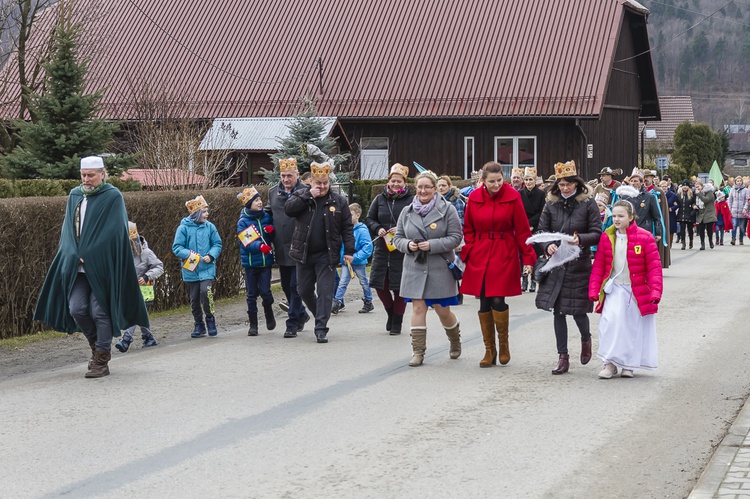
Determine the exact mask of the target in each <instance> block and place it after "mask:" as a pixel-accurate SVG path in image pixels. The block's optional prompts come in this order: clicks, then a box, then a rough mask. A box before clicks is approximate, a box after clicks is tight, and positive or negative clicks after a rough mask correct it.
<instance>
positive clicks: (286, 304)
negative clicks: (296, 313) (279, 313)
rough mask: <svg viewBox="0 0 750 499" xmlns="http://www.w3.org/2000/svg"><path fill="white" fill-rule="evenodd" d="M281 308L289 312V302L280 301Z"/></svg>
mask: <svg viewBox="0 0 750 499" xmlns="http://www.w3.org/2000/svg"><path fill="white" fill-rule="evenodd" d="M279 308H280V309H281V310H283V311H284V312H289V304H288V303H287V302H285V301H282V302H279Z"/></svg>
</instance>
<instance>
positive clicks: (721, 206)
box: [715, 191, 734, 246]
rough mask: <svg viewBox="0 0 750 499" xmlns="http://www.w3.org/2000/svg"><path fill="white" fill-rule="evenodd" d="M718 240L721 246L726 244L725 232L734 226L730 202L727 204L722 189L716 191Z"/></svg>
mask: <svg viewBox="0 0 750 499" xmlns="http://www.w3.org/2000/svg"><path fill="white" fill-rule="evenodd" d="M715 227H716V229H715V230H716V241H717V243H718V244H719V246H724V232H725V231H726V232H729V231H731V230H732V229H733V228H734V226H733V225H732V212H731V211H729V204H727V200H726V197H725V196H724V193H723V192H722V191H716V224H715Z"/></svg>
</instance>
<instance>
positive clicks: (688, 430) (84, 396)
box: [0, 246, 750, 498]
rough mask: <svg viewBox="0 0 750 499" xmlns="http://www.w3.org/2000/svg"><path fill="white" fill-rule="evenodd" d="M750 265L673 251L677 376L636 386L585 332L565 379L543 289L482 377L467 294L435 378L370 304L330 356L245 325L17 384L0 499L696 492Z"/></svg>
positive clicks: (671, 346) (574, 345) (433, 358)
mask: <svg viewBox="0 0 750 499" xmlns="http://www.w3.org/2000/svg"><path fill="white" fill-rule="evenodd" d="M749 256H750V247H747V246H745V247H740V246H724V247H720V248H717V249H714V250H707V251H697V250H693V251H679V250H676V251H673V261H674V264H673V266H672V268H670V269H668V270H666V271H665V288H666V292H665V295H664V299H663V301H662V305H661V311H660V313H659V315H658V319H657V329H658V335H659V349H660V359H659V360H660V369H659V370H658V371H656V372H654V373H642V372H637V373H636V377H635V378H633V379H629V380H628V379H621V378H619V377H618V378H613V379H611V380H599V379H597V376H596V374H597V373H598V371H599V369H600V368H601V364H600V363H599V362H598V361H596V360H592V362H591V363H590V364H589V365H587V366H581V365H580V363H579V362H578V361H577V358H578V354H579V352H580V343H579V340H578V338H577V336H576V335H577V333H574V334H572V335H571V340H570V349H571V358H573V357H575V358H576V361H575V362H573V363H572V367H571V372H570V373H569V374H566V375H563V376H552V375H551V374H550V370H551V369H552V368H553V367H554V365H555V362H556V357H557V356H556V353H555V341H554V335H553V332H552V316H551V315H550V314H549V313H546V312H542V311H539V310H536V309H535V308H534V305H533V295H528V294H525V295H523V296H520V297H515V298H512V299H509V304H510V307H511V334H510V337H511V353H512V360H511V362H510V364H509V365H507V366H504V367H499V366H498V367H494V368H490V369H480V368H479V366H478V364H479V360H480V358H481V357H482V354H483V345H482V339H481V334H480V332H479V326H478V320H477V317H476V308H477V305H478V302H477V301H476V300H474V299H473V298H471V297H467V298H466V301H465V304H464V305H463V306H461V307H457V308H456V309H455V310H456V312H457V313H458V315H459V318H460V320H461V325H462V330H463V333H462V335H463V341H464V351H463V355H462V356H461V358H460V359H458V360H450V359H449V358H448V341H447V338H446V337H445V334H444V332H443V330H442V329H440V328H439V323H438V321H437V318H436V316H435V315H434V313H431V314H430V315H429V322H428V327H429V329H428V338H427V342H428V352H427V358H426V361H425V365H423V366H422V367H419V368H409V367H407V366H406V364H407V362H408V360H409V358H410V341H409V336H408V334H403V335H401V336H397V337H391V336H388V334H387V333H386V332H385V330H384V327H383V324H384V320H385V314H384V313H383V312H382V308H381V307H380V305H379V304H377V308H376V312H373V313H370V314H367V315H363V314H357V313H356V310H357V309H358V306H357V305H358V304H356V303H352V305H353V306H351V307H349V308H347V309H346V310H345V311H343V312H341V313H340V314H339V315H338V316H334V317H332V319H331V324H330V325H331V333H330V334H329V338H330V342H329V343H328V344H325V345H318V344H316V343H315V341H314V337H313V335H312V333H311V332H310V331H309V329H310V328H308V331H306V332H305V333H303V334H302V335H301V336H300V337H298V338H296V339H283V338H282V337H281V335H282V332H283V328H279V329H281V331H279V330H278V329H277V331H275V332H274V333H267V332H265V331H264V330H263V329H261V335H260V336H258V337H255V338H250V337H247V336H246V334H245V328H244V327H243V328H236V329H233V330H231V331H228V332H222V334H220V335H219V337H217V338H215V339H211V338H203V339H198V340H193V341H189V342H179V343H177V344H169V343H162V344H161V345H160V346H159V347H158V348H151V349H147V350H143V351H140V350H138V351H133V352H131V353H128V354H127V355H116V356H114V359H113V361H112V362H111V364H110V366H111V371H112V375H111V376H108V377H106V378H102V379H99V380H88V379H84V377H83V373H84V372H85V365H84V364H85V363H84V362H81V364H78V365H74V366H68V367H63V368H58V369H54V370H46V371H41V372H35V373H29V374H23V375H19V376H14V377H12V378H10V379H6V380H5V381H0V420H1V421H2V425H1V426H0V497H13V498H16V497H58V496H67V497H280V498H287V497H288V498H292V497H293V498H299V497H325V498H330V497H346V498H359V497H373V498H381V497H414V496H423V497H436V498H440V497H555V498H566V497H576V498H582V497H583V498H588V497H592V498H598V497H623V498H624V497H628V498H632V497H638V498H648V497H654V498H664V497H685V496H686V495H687V494H688V493H689V492H690V490H691V488H692V486H693V485H694V483H695V481H696V480H697V478H698V476H699V475H700V473H701V471H702V469H703V467H704V466H705V464H706V463H707V461H708V459H709V458H710V456H711V453H712V450H713V448H714V446H715V445H716V444H717V443H718V442H719V441H720V439H721V438H722V437H723V435H724V434H725V432H726V430H727V428H728V426H729V424H731V422H732V421H733V419H734V417H735V415H736V414H737V412H738V410H739V408H740V407H741V406H742V404H743V402H744V400H745V398H746V396H747V394H748V392H749V391H750V386H749V381H748V376H747V373H748V353H749V352H750V335H749V334H748V333H749V331H748V317H750V315H749V314H748V313H749V312H750V300H748V298H747V297H748V271H747V263H746V262H747V261H748V257H749ZM597 323H598V316H595V315H592V328H593V330H594V331H596V325H597ZM569 324H570V328H571V331H572V332H574V331H575V325H574V324H573V321H572V319H570V320H569ZM594 338H595V340H594V348H596V335H595V336H594ZM82 341H83V340H82Z"/></svg>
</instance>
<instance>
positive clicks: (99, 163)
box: [81, 156, 104, 170]
mask: <svg viewBox="0 0 750 499" xmlns="http://www.w3.org/2000/svg"><path fill="white" fill-rule="evenodd" d="M103 168H104V160H103V159H102V157H101V156H86V157H85V158H81V170H101V169H103Z"/></svg>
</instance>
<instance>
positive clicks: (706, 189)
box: [701, 184, 716, 194]
mask: <svg viewBox="0 0 750 499" xmlns="http://www.w3.org/2000/svg"><path fill="white" fill-rule="evenodd" d="M715 190H716V187H715V186H713V185H711V184H705V185H704V186H703V189H701V192H702V193H703V194H708V193H709V192H714V191H715Z"/></svg>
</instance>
